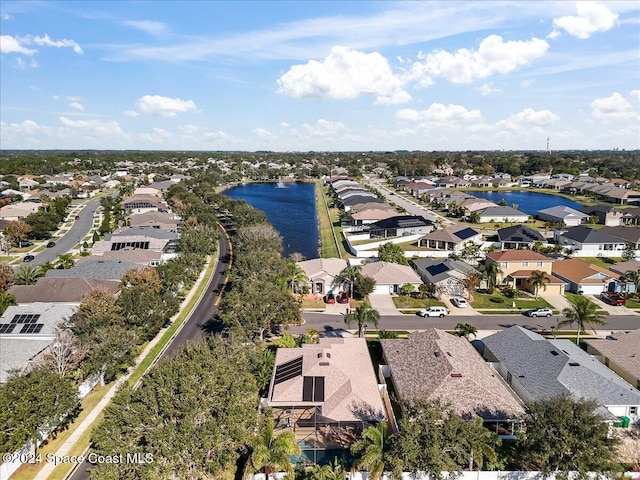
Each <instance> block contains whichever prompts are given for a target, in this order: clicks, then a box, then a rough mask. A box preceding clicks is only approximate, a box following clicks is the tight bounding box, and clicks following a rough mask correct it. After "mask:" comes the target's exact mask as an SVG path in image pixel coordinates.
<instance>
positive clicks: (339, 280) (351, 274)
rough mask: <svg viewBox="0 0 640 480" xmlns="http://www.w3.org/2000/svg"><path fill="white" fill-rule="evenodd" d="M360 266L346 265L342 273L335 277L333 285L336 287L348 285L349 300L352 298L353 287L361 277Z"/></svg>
mask: <svg viewBox="0 0 640 480" xmlns="http://www.w3.org/2000/svg"><path fill="white" fill-rule="evenodd" d="M361 270H362V267H360V265H347V266H346V267H345V268H343V269H342V271H341V272H340V273H339V274H338V275H336V276H335V278H334V279H333V284H334V285H336V286H339V285H343V284H345V283H348V284H349V299H351V298H353V286H354V284H355V283H356V282H357V281H358V279H359V278H361V277H362V273H361V272H360V271H361Z"/></svg>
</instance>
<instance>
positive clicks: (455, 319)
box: [287, 313, 640, 333]
mask: <svg viewBox="0 0 640 480" xmlns="http://www.w3.org/2000/svg"><path fill="white" fill-rule="evenodd" d="M302 317H303V318H304V320H305V323H304V324H303V325H300V326H295V327H289V329H288V330H287V331H288V332H291V333H304V332H306V330H307V329H308V328H314V329H316V330H318V331H319V332H323V331H325V330H332V329H339V328H346V327H345V324H344V316H343V315H341V314H326V313H305V314H303V315H302ZM563 318H564V317H561V316H555V315H554V316H551V317H548V318H547V317H540V318H531V317H527V316H525V315H481V316H455V315H450V316H447V317H444V318H438V317H429V318H422V317H419V316H418V315H388V316H383V317H381V318H380V322H379V328H381V329H382V328H384V329H387V330H425V329H427V328H440V329H446V330H453V329H454V328H455V326H456V324H457V323H470V324H472V325H473V326H475V327H476V328H477V329H478V330H485V331H494V330H502V329H504V328H509V327H511V326H513V325H521V326H523V327H525V328H531V329H535V330H542V329H545V330H549V331H550V330H552V328H551V327H552V326H553V327H554V326H555V325H556V323H557V322H558V319H560V320H561V319H563ZM605 319H606V321H607V325H606V326H603V327H599V328H598V330H605V331H606V330H635V329H637V328H640V317H638V316H636V315H624V316H623V315H616V316H613V315H611V316H608V317H605ZM370 328H371V327H370ZM566 330H571V328H570V327H569V328H566Z"/></svg>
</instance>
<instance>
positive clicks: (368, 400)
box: [263, 337, 388, 453]
mask: <svg viewBox="0 0 640 480" xmlns="http://www.w3.org/2000/svg"><path fill="white" fill-rule="evenodd" d="M383 395H386V386H384V385H378V380H377V378H376V374H375V371H374V369H373V364H372V363H371V357H370V356H369V350H368V349H367V343H366V340H365V339H364V338H325V337H323V338H320V340H319V342H318V343H317V344H305V345H302V346H301V347H299V348H279V349H278V350H277V352H276V360H275V366H274V369H273V373H272V376H271V383H270V386H269V392H268V396H267V398H266V399H264V400H263V402H264V403H266V405H267V406H268V407H269V408H270V409H271V411H272V412H273V417H274V419H275V422H276V430H291V431H293V432H294V433H295V435H296V439H297V440H298V442H299V443H300V444H301V447H302V448H303V450H304V449H305V448H306V449H309V448H311V449H313V450H325V449H336V448H337V449H347V448H349V446H350V443H351V441H352V440H353V438H357V436H358V435H359V434H360V432H362V431H363V430H364V429H365V428H366V427H367V426H369V425H372V424H376V423H377V422H379V421H381V420H384V419H386V418H387V416H388V413H387V408H386V407H385V402H384V401H383ZM303 453H304V452H303Z"/></svg>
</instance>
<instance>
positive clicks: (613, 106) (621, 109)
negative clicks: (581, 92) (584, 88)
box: [591, 90, 638, 120]
mask: <svg viewBox="0 0 640 480" xmlns="http://www.w3.org/2000/svg"><path fill="white" fill-rule="evenodd" d="M634 91H636V90H634ZM632 93H633V92H632ZM591 114H592V115H593V116H594V117H595V118H600V119H603V120H608V119H621V118H634V117H637V116H638V114H637V113H636V112H635V110H634V109H633V106H632V105H631V103H630V102H629V101H628V100H627V99H625V98H624V97H623V96H622V95H620V94H619V93H618V92H615V93H614V94H613V95H611V96H610V97H606V98H597V99H595V100H594V101H593V102H591Z"/></svg>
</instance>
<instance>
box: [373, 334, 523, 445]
mask: <svg viewBox="0 0 640 480" xmlns="http://www.w3.org/2000/svg"><path fill="white" fill-rule="evenodd" d="M380 343H381V344H382V350H383V361H384V362H385V363H386V365H388V367H389V370H388V373H389V376H390V378H391V381H392V383H393V386H394V387H395V390H396V392H397V394H398V397H399V399H400V400H401V401H402V402H407V401H412V400H413V401H415V400H426V401H436V400H438V401H440V402H442V403H445V404H449V405H451V407H452V408H453V409H454V411H455V412H456V413H457V414H458V415H459V416H461V417H462V418H464V419H467V420H469V419H472V418H474V417H480V418H482V419H483V420H485V422H488V423H491V424H492V428H493V429H494V430H495V429H498V430H497V432H498V433H500V434H503V435H513V430H512V427H513V420H514V419H516V418H517V417H519V416H520V415H522V414H524V408H523V405H522V403H521V402H520V400H519V399H518V397H517V396H516V395H515V393H514V392H513V391H511V389H510V388H509V387H508V386H507V385H506V384H505V383H504V382H503V381H502V380H501V379H500V376H499V375H498V373H497V372H495V371H494V370H493V369H492V368H491V367H490V366H489V365H488V364H487V363H486V362H485V361H484V360H483V359H482V357H481V356H480V355H479V354H478V352H477V351H476V350H475V348H474V347H473V346H472V345H471V343H469V341H468V340H467V339H465V338H463V337H456V336H454V335H451V334H449V333H447V332H445V331H443V330H437V329H435V328H431V329H429V330H425V331H421V332H413V333H411V334H410V335H409V338H408V339H393V340H381V341H380Z"/></svg>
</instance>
